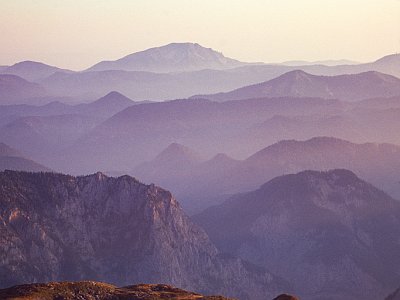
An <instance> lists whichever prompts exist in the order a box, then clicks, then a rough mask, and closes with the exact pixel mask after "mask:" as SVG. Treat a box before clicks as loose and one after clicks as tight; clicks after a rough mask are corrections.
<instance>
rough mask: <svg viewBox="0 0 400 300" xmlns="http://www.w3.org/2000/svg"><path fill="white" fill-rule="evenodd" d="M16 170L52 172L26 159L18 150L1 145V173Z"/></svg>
mask: <svg viewBox="0 0 400 300" xmlns="http://www.w3.org/2000/svg"><path fill="white" fill-rule="evenodd" d="M4 170H16V171H28V172H50V171H51V170H50V169H49V168H47V167H45V166H43V165H41V164H39V163H37V162H34V161H33V160H30V159H28V158H26V157H24V156H23V155H22V154H21V153H19V152H18V151H17V150H15V149H13V148H11V147H9V146H7V145H6V144H4V143H0V171H4Z"/></svg>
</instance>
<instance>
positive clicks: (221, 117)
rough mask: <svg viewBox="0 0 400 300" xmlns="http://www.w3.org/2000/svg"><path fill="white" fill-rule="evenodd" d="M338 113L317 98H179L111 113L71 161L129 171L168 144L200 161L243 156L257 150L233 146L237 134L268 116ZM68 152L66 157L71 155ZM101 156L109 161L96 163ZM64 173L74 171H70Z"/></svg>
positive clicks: (336, 104) (78, 146) (333, 105)
mask: <svg viewBox="0 0 400 300" xmlns="http://www.w3.org/2000/svg"><path fill="white" fill-rule="evenodd" d="M341 109H342V104H341V103H340V102H339V101H333V100H323V99H316V98H303V99H289V98H279V99H278V98H276V99H255V100H245V101H233V102H226V103H216V102H212V101H208V100H200V99H196V100H193V99H192V100H187V99H184V100H176V101H169V102H162V103H151V104H142V105H135V106H132V107H128V108H127V109H125V110H123V111H121V112H119V113H117V114H115V115H114V116H113V117H111V118H110V119H108V120H107V121H105V122H103V123H102V124H100V125H99V126H97V127H96V128H94V129H93V130H92V131H91V132H90V133H89V134H87V135H86V136H84V137H82V138H81V139H80V140H79V141H78V142H77V143H76V144H75V145H74V149H80V150H79V151H80V153H82V154H84V156H85V157H83V156H81V157H76V156H74V160H76V159H77V160H79V166H80V168H82V169H81V170H84V168H88V169H87V170H89V171H90V170H91V168H93V167H95V169H100V170H110V169H112V168H114V169H120V170H125V169H126V168H127V167H129V165H130V167H129V169H128V170H126V171H129V170H131V169H132V168H133V167H134V166H135V165H138V164H140V163H142V162H143V161H149V160H151V159H153V158H154V157H155V156H156V155H157V154H158V153H160V152H161V151H162V150H163V149H164V148H165V147H167V146H168V145H169V144H171V143H173V142H178V143H180V144H184V145H186V146H189V147H190V148H195V149H196V151H197V152H199V153H200V154H202V155H203V156H205V157H207V156H211V155H215V153H219V152H221V153H227V154H229V155H231V156H234V155H235V156H236V155H237V153H232V152H228V151H235V150H237V151H238V152H239V153H240V152H241V153H240V154H241V155H242V156H246V155H248V154H250V153H254V151H256V150H258V149H259V146H258V145H257V146H256V147H254V141H251V142H250V143H246V145H244V146H243V147H240V148H239V147H235V145H237V143H238V142H242V141H243V138H242V136H241V135H239V133H242V132H243V133H245V132H246V130H247V128H249V127H250V126H251V125H253V124H256V123H258V122H262V121H264V120H265V118H266V117H268V116H269V115H271V114H275V113H286V114H300V113H318V112H322V111H323V112H326V113H329V112H336V111H337V110H341ZM249 149H250V150H249ZM242 151H243V152H245V153H244V154H243V152H242ZM68 152H71V151H68ZM68 152H67V153H65V155H71V153H68ZM105 153H108V156H109V157H110V156H111V157H112V158H113V159H112V160H108V161H107V160H102V159H101V160H99V159H98V158H99V157H102V156H103V155H104V154H105ZM86 154H87V155H86ZM100 161H101V163H100ZM93 163H95V165H93ZM69 167H73V165H69ZM66 171H68V172H76V171H75V170H73V169H69V170H66ZM81 172H82V171H81ZM84 172H87V171H86V170H85V171H84Z"/></svg>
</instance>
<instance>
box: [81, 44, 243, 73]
mask: <svg viewBox="0 0 400 300" xmlns="http://www.w3.org/2000/svg"><path fill="white" fill-rule="evenodd" d="M244 64H245V63H242V62H240V61H237V60H234V59H231V58H227V57H225V56H224V55H223V54H222V53H220V52H217V51H214V50H213V49H211V48H205V47H203V46H201V45H199V44H196V43H172V44H168V45H165V46H161V47H156V48H150V49H147V50H144V51H140V52H136V53H132V54H130V55H127V56H125V57H123V58H121V59H118V60H115V61H102V62H100V63H98V64H95V65H94V66H92V67H91V68H89V69H88V70H87V71H106V70H124V71H147V72H156V73H169V72H185V71H196V70H203V69H218V70H221V69H229V68H234V67H238V66H241V65H244Z"/></svg>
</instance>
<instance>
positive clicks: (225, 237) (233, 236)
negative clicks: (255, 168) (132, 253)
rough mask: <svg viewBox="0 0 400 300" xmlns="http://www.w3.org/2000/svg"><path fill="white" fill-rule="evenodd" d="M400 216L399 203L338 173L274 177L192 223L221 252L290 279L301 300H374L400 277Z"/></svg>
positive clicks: (344, 173) (200, 216) (350, 173)
mask: <svg viewBox="0 0 400 300" xmlns="http://www.w3.org/2000/svg"><path fill="white" fill-rule="evenodd" d="M399 213H400V204H399V202H398V201H396V200H394V199H392V198H390V197H389V196H388V195H387V194H385V193H384V192H382V191H380V190H378V189H376V188H375V187H373V186H372V185H370V184H368V183H366V182H365V181H362V180H360V179H359V178H358V177H357V176H356V175H355V174H354V173H352V172H350V171H347V170H333V171H328V172H316V171H304V172H301V173H298V174H294V175H285V176H281V177H277V178H274V179H273V180H271V181H269V182H267V183H266V184H264V185H263V186H261V187H260V188H259V189H257V190H255V191H252V192H248V193H242V194H238V195H235V196H233V197H231V198H230V199H229V200H227V201H225V202H224V203H223V204H221V205H219V206H215V207H211V208H209V209H207V210H205V211H204V212H203V213H201V214H199V215H197V216H194V220H195V221H196V222H197V223H198V224H200V225H201V226H203V228H205V230H206V231H207V233H208V234H209V235H210V237H211V239H212V240H213V241H214V242H215V243H216V244H217V246H218V247H219V249H221V250H222V251H226V252H228V253H231V254H233V255H238V256H240V257H242V258H244V259H247V260H249V261H251V262H252V263H254V264H256V265H258V266H263V267H266V268H268V269H270V270H271V271H273V272H274V273H276V274H278V275H280V276H286V277H285V278H288V280H289V282H292V283H293V284H294V286H295V287H294V291H295V293H296V294H297V295H298V296H299V297H300V299H303V298H304V299H312V300H314V299H315V300H317V299H318V300H319V299H343V300H353V299H366V300H375V299H382V298H383V297H384V296H385V295H387V294H388V293H389V292H391V291H393V289H394V288H396V287H397V286H398V282H399V280H400V274H399V272H398V266H399V264H400V246H399V244H398V243H397V237H398V236H399V234H400V229H399V228H400V218H399ZM293 266H296V268H293ZM305 274H307V276H305Z"/></svg>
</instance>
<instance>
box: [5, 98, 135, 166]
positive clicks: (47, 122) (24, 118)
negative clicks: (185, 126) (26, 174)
mask: <svg viewBox="0 0 400 300" xmlns="http://www.w3.org/2000/svg"><path fill="white" fill-rule="evenodd" d="M137 104H139V102H134V101H132V100H131V99H129V98H127V97H125V96H124V95H122V94H120V93H118V92H115V91H114V92H110V93H108V94H107V95H105V96H103V97H101V98H100V99H98V100H95V101H93V102H90V103H83V104H78V105H68V104H64V103H59V102H52V103H49V104H46V105H42V106H35V105H9V106H0V117H1V121H0V141H3V142H5V143H7V144H9V145H11V146H13V147H16V148H17V149H24V151H25V152H26V153H27V154H28V155H30V156H31V157H33V158H34V159H38V160H40V161H42V159H45V160H46V159H48V158H49V157H51V156H52V155H53V154H54V153H55V152H57V151H60V150H61V149H64V148H65V147H67V146H69V145H71V144H72V143H74V142H75V141H76V140H78V139H79V138H80V137H81V136H83V135H85V134H86V133H88V132H89V131H90V130H91V129H93V128H94V127H95V126H96V125H98V124H100V123H101V122H103V121H104V120H106V119H107V118H109V117H111V116H112V115H113V114H115V113H117V112H119V111H121V110H123V109H125V108H127V107H129V106H131V105H137ZM2 121H3V122H4V123H3V122H2Z"/></svg>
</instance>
